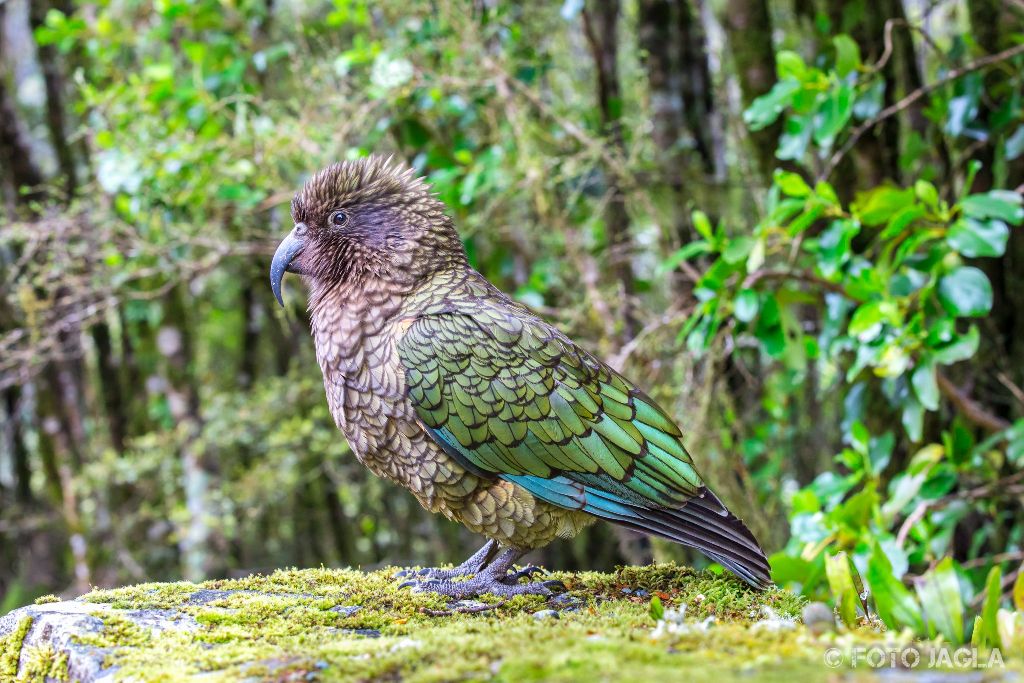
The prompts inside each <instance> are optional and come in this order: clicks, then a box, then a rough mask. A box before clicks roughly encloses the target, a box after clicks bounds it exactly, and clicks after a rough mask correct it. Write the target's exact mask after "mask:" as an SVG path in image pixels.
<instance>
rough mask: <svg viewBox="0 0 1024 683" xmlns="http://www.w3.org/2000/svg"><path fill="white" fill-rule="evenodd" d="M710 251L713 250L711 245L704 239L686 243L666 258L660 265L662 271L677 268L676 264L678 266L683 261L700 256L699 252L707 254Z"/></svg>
mask: <svg viewBox="0 0 1024 683" xmlns="http://www.w3.org/2000/svg"><path fill="white" fill-rule="evenodd" d="M709 251H711V246H710V245H709V244H708V243H707V242H705V241H704V240H697V241H696V242H690V243H689V244H685V245H683V246H682V247H680V248H679V249H677V250H676V252H675V253H674V254H672V255H671V256H669V257H668V258H667V259H665V261H664V262H663V263H662V264H661V266H660V270H661V272H665V273H667V272H669V271H671V270H675V268H676V266H678V265H679V264H680V263H682V262H683V261H689V260H690V259H691V258H693V257H694V256H698V255H699V254H706V253H708V252H709Z"/></svg>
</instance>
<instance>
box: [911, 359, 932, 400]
mask: <svg viewBox="0 0 1024 683" xmlns="http://www.w3.org/2000/svg"><path fill="white" fill-rule="evenodd" d="M910 382H911V384H913V386H914V393H915V394H917V398H918V399H919V400H920V401H921V405H923V406H924V407H925V408H926V409H928V410H938V409H939V383H938V382H937V381H936V380H935V366H934V365H932V364H931V363H922V364H921V365H918V366H917V367H916V368H915V369H914V374H912V375H911V376H910Z"/></svg>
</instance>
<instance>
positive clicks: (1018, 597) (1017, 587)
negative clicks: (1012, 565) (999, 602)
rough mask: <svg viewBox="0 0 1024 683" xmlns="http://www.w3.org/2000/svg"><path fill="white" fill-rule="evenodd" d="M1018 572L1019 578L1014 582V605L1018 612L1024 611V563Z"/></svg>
mask: <svg viewBox="0 0 1024 683" xmlns="http://www.w3.org/2000/svg"><path fill="white" fill-rule="evenodd" d="M1020 568H1021V571H1019V572H1017V580H1016V581H1014V582H1013V606H1014V607H1016V608H1017V611H1018V612H1024V564H1022V565H1021V567H1020Z"/></svg>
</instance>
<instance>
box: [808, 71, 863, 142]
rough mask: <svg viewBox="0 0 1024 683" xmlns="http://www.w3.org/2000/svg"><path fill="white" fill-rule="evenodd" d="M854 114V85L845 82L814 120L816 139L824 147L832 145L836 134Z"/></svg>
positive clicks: (830, 96) (825, 103)
mask: <svg viewBox="0 0 1024 683" xmlns="http://www.w3.org/2000/svg"><path fill="white" fill-rule="evenodd" d="M852 114H853V87H851V86H849V85H846V84H845V83H844V84H842V85H840V86H839V87H838V88H836V90H835V91H834V92H832V93H831V94H830V95H829V96H828V98H827V99H826V100H825V101H824V102H823V103H822V105H821V107H820V108H819V109H818V115H817V116H816V117H815V121H814V122H815V127H814V141H815V142H816V143H818V144H819V145H820V146H822V147H825V148H828V147H831V146H832V143H833V142H834V141H835V139H836V135H838V134H839V131H841V130H842V129H843V126H845V125H846V123H847V122H848V121H849V120H850V116H851V115H852Z"/></svg>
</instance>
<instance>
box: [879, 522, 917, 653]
mask: <svg viewBox="0 0 1024 683" xmlns="http://www.w3.org/2000/svg"><path fill="white" fill-rule="evenodd" d="M867 575H868V576H867V578H868V586H870V587H871V594H872V595H873V596H874V598H875V609H876V610H878V616H879V618H881V620H882V621H883V622H885V625H886V626H888V627H889V628H891V629H900V628H903V627H910V628H911V629H912V630H913V631H914V632H915V633H918V634H923V633H924V619H923V618H922V617H921V605H920V604H919V603H918V602H917V600H916V599H915V598H914V595H913V594H912V593H911V592H910V591H909V590H907V588H906V586H904V585H903V583H902V582H901V581H900V580H899V577H897V576H895V575H894V574H893V571H892V564H891V563H890V562H889V558H888V557H887V556H886V554H885V552H884V551H883V550H882V547H881V545H880V544H879V543H877V542H876V543H875V544H874V548H873V550H872V552H871V557H870V558H869V559H868V572H867Z"/></svg>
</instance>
